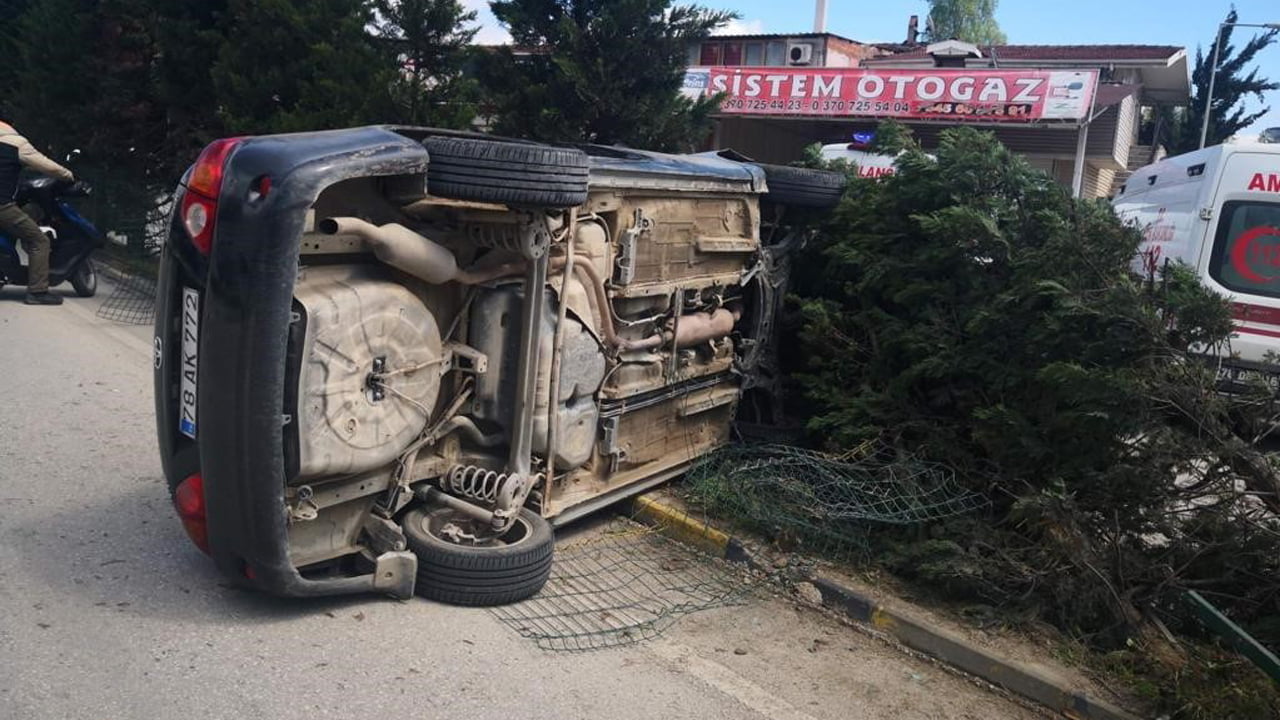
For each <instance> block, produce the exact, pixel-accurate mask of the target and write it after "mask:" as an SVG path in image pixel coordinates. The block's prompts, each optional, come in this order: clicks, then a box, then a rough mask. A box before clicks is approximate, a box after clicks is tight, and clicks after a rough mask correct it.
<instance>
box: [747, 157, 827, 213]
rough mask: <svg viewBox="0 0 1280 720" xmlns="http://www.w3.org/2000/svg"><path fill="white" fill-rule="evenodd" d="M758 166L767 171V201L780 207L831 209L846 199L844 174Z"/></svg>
mask: <svg viewBox="0 0 1280 720" xmlns="http://www.w3.org/2000/svg"><path fill="white" fill-rule="evenodd" d="M757 165H758V166H759V167H760V169H761V170H764V177H765V182H767V183H768V185H769V191H768V192H767V193H765V196H764V197H765V199H766V200H769V201H770V202H773V203H776V204H778V205H791V206H794V207H808V208H832V207H835V206H836V204H837V203H839V202H840V198H841V197H843V196H844V187H845V184H846V182H847V179H846V178H845V176H844V175H843V174H841V173H838V172H831V171H829V170H813V169H810V168H798V167H789V166H787V165H765V164H763V163H757Z"/></svg>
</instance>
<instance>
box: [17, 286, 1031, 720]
mask: <svg viewBox="0 0 1280 720" xmlns="http://www.w3.org/2000/svg"><path fill="white" fill-rule="evenodd" d="M110 290H111V286H110V285H109V284H108V283H106V282H105V278H104V286H103V288H102V293H103V294H102V295H100V296H99V298H98V299H93V300H83V299H79V298H75V297H73V296H71V295H70V293H69V291H67V290H65V289H61V290H58V292H64V293H66V294H67V303H66V304H65V305H63V306H62V307H28V306H25V305H23V304H22V302H21V301H22V290H21V289H20V288H5V289H2V290H0V407H3V410H2V411H0V718H2V719H3V720H9V719H11V718H13V719H22V720H26V719H27V718H51V719H57V720H71V719H75V718H94V719H95V720H97V719H103V718H128V719H150V718H156V719H157V720H159V719H164V720H171V719H173V718H180V719H182V720H195V719H197V718H234V719H237V720H239V719H242V718H355V717H361V718H396V719H399V718H466V719H467V720H486V719H489V718H493V719H495V720H496V719H498V718H504V719H505V718H522V719H530V718H548V719H552V718H554V719H556V720H563V719H566V718H569V719H572V718H609V720H630V719H632V718H680V717H690V718H699V719H704V720H712V719H716V718H724V719H726V720H729V719H732V720H753V719H760V718H774V719H779V720H826V719H828V718H830V719H831V720H835V719H836V718H841V719H843V718H853V717H856V718H862V719H872V718H896V719H912V718H921V719H923V718H974V719H977V718H983V719H984V720H985V719H989V718H1009V719H1017V720H1022V719H1023V718H1034V717H1040V715H1038V714H1036V713H1033V712H1030V711H1028V710H1026V709H1024V708H1022V707H1020V706H1018V705H1016V704H1014V703H1012V702H1011V701H1009V700H1006V699H1004V698H1001V697H999V696H997V695H994V694H991V693H989V692H987V691H985V690H983V689H981V688H979V687H977V686H975V685H972V684H970V683H969V682H967V681H966V680H963V679H960V678H957V677H955V676H953V675H951V674H949V673H946V672H944V671H942V670H940V669H938V668H936V667H933V666H932V665H930V664H928V663H925V662H922V661H919V660H915V659H912V658H910V657H907V656H905V655H903V654H900V653H898V652H897V651H895V650H893V649H891V648H889V647H887V646H885V645H883V644H881V643H880V642H878V641H876V640H874V639H871V638H868V637H866V636H864V635H862V634H860V633H858V632H856V631H853V630H851V629H849V628H846V627H843V626H841V625H840V624H838V623H836V622H834V621H832V620H829V619H827V618H825V617H823V616H821V615H819V614H816V613H813V612H811V611H809V610H802V609H798V608H797V607H795V606H794V605H793V604H792V603H790V602H789V601H787V600H786V599H785V598H776V599H762V600H758V601H755V602H753V603H752V604H750V605H748V606H746V607H733V608H724V609H719V610H712V611H706V612H703V613H699V614H696V615H693V616H690V617H688V618H685V619H684V620H683V621H682V622H681V623H679V624H677V625H676V626H675V627H673V628H672V629H670V630H669V631H668V632H667V633H666V634H665V635H664V636H663V637H661V638H659V639H658V640H654V641H650V642H648V643H644V644H640V645H634V646H630V647H625V648H616V649H611V650H603V651H595V652H590V653H554V652H548V651H543V650H539V649H538V648H537V647H536V646H535V645H534V644H533V643H532V642H530V641H529V640H525V639H523V638H521V637H519V636H518V635H517V634H516V633H515V632H514V631H512V630H511V629H510V628H508V627H507V626H505V625H503V624H502V623H501V622H499V621H498V620H497V619H496V618H495V617H494V616H492V615H491V614H489V613H488V612H487V611H485V610H477V609H461V608H454V607H447V606H443V605H438V604H434V603H431V602H427V601H424V600H414V601H410V602H404V603H402V602H396V601H393V600H389V599H385V598H379V597H362V598H356V599H350V598H348V599H340V600H320V601H307V602H301V601H285V600H279V599H273V598H268V597H263V596H259V595H256V594H251V593H246V592H243V591H240V590H236V589H233V588H231V587H229V586H227V585H225V584H224V583H223V581H222V579H221V578H220V577H219V576H218V575H217V574H216V572H215V571H214V568H213V567H212V565H211V564H210V563H209V562H208V561H207V559H206V558H205V557H204V556H203V555H201V554H200V553H199V552H198V551H197V550H196V549H195V548H194V547H193V546H192V545H191V544H190V543H189V542H188V541H187V539H186V537H185V535H184V534H183V532H182V529H181V527H180V525H179V523H178V521H177V519H176V518H175V516H174V514H173V512H172V511H171V509H170V506H169V501H168V497H167V492H166V489H165V485H164V481H163V480H162V478H161V474H160V464H159V459H158V457H157V453H156V450H155V441H154V429H153V425H152V402H151V371H150V363H151V350H150V348H151V342H150V337H151V331H150V328H147V327H138V326H129V325H120V324H116V323H111V322H108V321H104V320H100V319H98V318H97V317H95V315H94V313H95V310H96V309H97V307H98V306H99V304H100V303H101V301H102V300H101V298H102V297H104V296H105V295H106V294H107V293H109V292H110ZM569 532H570V533H572V532H573V530H572V529H570V530H569ZM815 641H816V642H815Z"/></svg>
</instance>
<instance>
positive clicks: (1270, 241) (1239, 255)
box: [1231, 225, 1280, 285]
mask: <svg viewBox="0 0 1280 720" xmlns="http://www.w3.org/2000/svg"><path fill="white" fill-rule="evenodd" d="M1231 267H1232V268H1234V269H1235V271H1236V273H1237V274H1239V275H1240V277H1242V278H1244V279H1245V280H1247V281H1249V282H1251V283H1254V284H1258V285H1262V284H1265V283H1270V282H1272V281H1273V280H1275V279H1276V278H1277V277H1280V228H1273V227H1267V226H1265V225H1264V226H1262V227H1256V228H1253V229H1252V230H1246V231H1245V232H1243V233H1241V234H1240V237H1238V238H1236V241H1235V243H1234V244H1233V245H1232V246H1231Z"/></svg>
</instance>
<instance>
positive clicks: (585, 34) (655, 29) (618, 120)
mask: <svg viewBox="0 0 1280 720" xmlns="http://www.w3.org/2000/svg"><path fill="white" fill-rule="evenodd" d="M492 5H493V11H494V14H495V15H496V16H497V17H498V19H499V20H501V21H502V22H503V23H504V24H506V25H507V26H508V28H509V29H510V31H511V35H512V37H513V38H514V39H515V43H516V45H517V46H519V47H520V50H521V52H520V54H516V53H515V52H512V50H511V49H510V48H501V49H498V50H495V51H494V52H493V53H492V55H490V56H489V57H488V58H486V59H485V62H483V63H482V64H481V80H482V82H483V83H484V85H485V87H486V89H487V90H488V92H489V95H490V100H491V102H492V113H493V115H494V117H495V130H496V131H497V132H499V133H502V134H510V135H517V136H521V137H530V138H534V139H538V140H548V141H586V142H597V143H618V144H622V145H630V146H634V147H643V148H648V149H655V150H674V149H679V148H686V147H689V146H692V145H694V144H695V143H697V142H698V141H700V140H702V139H703V138H704V137H705V136H706V134H707V133H708V132H709V131H710V122H709V119H708V116H709V115H710V113H711V111H712V110H713V109H714V107H715V103H714V102H713V101H712V100H708V99H702V100H698V101H693V100H690V99H688V98H685V97H683V96H681V95H680V93H679V90H680V87H681V83H682V79H683V77H684V69H685V57H686V48H687V46H688V43H689V41H690V40H693V39H695V38H699V37H703V36H706V35H707V34H709V33H710V32H711V31H712V30H714V29H715V28H716V27H718V26H720V25H722V24H723V23H725V22H728V21H729V20H730V19H733V18H734V17H736V15H735V14H733V13H728V12H715V11H710V10H706V9H704V8H701V7H698V6H693V5H674V6H673V5H672V3H671V0H499V1H498V2H494V3H492Z"/></svg>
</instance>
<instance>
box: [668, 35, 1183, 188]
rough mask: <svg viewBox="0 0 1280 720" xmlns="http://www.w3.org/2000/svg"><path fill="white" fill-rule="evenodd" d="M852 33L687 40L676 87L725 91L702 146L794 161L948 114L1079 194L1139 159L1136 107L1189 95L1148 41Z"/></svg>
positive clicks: (922, 135)
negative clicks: (928, 40)
mask: <svg viewBox="0 0 1280 720" xmlns="http://www.w3.org/2000/svg"><path fill="white" fill-rule="evenodd" d="M914 37H915V25H914V22H913V24H912V26H911V31H910V33H909V36H908V42H907V43H904V44H901V45H885V44H868V43H859V42H856V41H853V40H850V39H848V38H844V37H840V36H837V35H831V34H829V33H807V34H799V35H752V36H728V37H712V38H707V39H705V40H702V41H698V42H696V43H692V44H691V45H690V46H689V58H690V61H691V62H692V61H694V59H695V57H696V61H697V62H696V63H695V64H692V65H691V67H690V71H689V75H688V77H687V79H686V90H685V91H686V93H687V94H689V95H691V96H711V95H715V94H718V93H723V94H724V99H723V102H722V104H721V109H720V112H719V113H717V115H716V121H717V127H716V134H715V139H714V143H715V145H716V147H718V148H733V149H735V150H737V151H739V152H741V153H743V154H745V155H748V156H750V157H753V158H755V159H757V160H761V161H764V162H780V163H781V162H790V161H793V160H796V159H798V158H799V157H800V156H801V153H802V151H803V149H804V147H805V146H807V145H810V144H813V143H835V142H842V141H845V140H847V139H850V138H851V137H852V135H853V134H854V133H864V132H867V131H870V130H874V128H875V126H876V125H877V124H878V123H879V122H880V121H882V120H885V119H889V118H893V119H897V120H899V121H901V122H903V123H904V124H906V125H908V126H909V127H911V128H912V129H913V131H914V132H915V134H916V137H917V138H919V139H920V141H921V142H922V143H923V144H924V146H925V147H926V149H928V148H929V147H931V146H932V145H933V144H934V143H936V141H937V137H938V134H939V132H941V131H942V130H943V129H945V128H947V127H949V126H954V125H957V124H965V125H976V126H979V127H984V128H988V129H991V130H993V131H994V132H995V134H996V135H997V137H999V139H1000V140H1001V141H1002V142H1004V143H1005V144H1006V145H1007V146H1008V147H1009V148H1010V149H1012V150H1014V151H1016V152H1018V153H1020V154H1022V155H1024V156H1026V157H1027V159H1028V160H1029V161H1030V162H1031V163H1032V164H1033V165H1035V166H1036V167H1039V168H1041V169H1043V170H1044V171H1046V172H1048V173H1050V174H1051V175H1052V176H1053V177H1055V178H1057V179H1058V180H1059V181H1061V182H1063V183H1064V184H1066V185H1068V186H1071V187H1072V188H1073V189H1074V190H1075V191H1076V193H1077V194H1078V195H1081V196H1085V197H1106V196H1109V195H1110V194H1111V192H1112V189H1113V187H1114V186H1115V185H1116V184H1117V183H1118V182H1120V181H1122V180H1123V178H1124V177H1126V176H1127V173H1128V172H1129V171H1130V170H1131V169H1133V168H1136V167H1138V166H1141V165H1145V164H1147V163H1148V162H1150V161H1151V160H1152V159H1153V158H1154V155H1155V150H1154V149H1153V148H1151V147H1144V146H1139V145H1138V139H1139V129H1140V127H1141V121H1142V117H1143V116H1144V110H1145V109H1148V108H1155V107H1158V106H1161V105H1184V104H1186V102H1187V101H1188V98H1189V97H1190V91H1191V89H1190V80H1189V74H1188V68H1187V54H1186V50H1185V49H1183V48H1179V47H1169V46H1155V45H1002V46H984V47H978V46H975V45H971V44H969V43H964V42H960V41H955V40H951V41H946V42H940V43H935V44H932V45H928V46H924V45H920V44H918V43H914V42H913V40H914Z"/></svg>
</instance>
